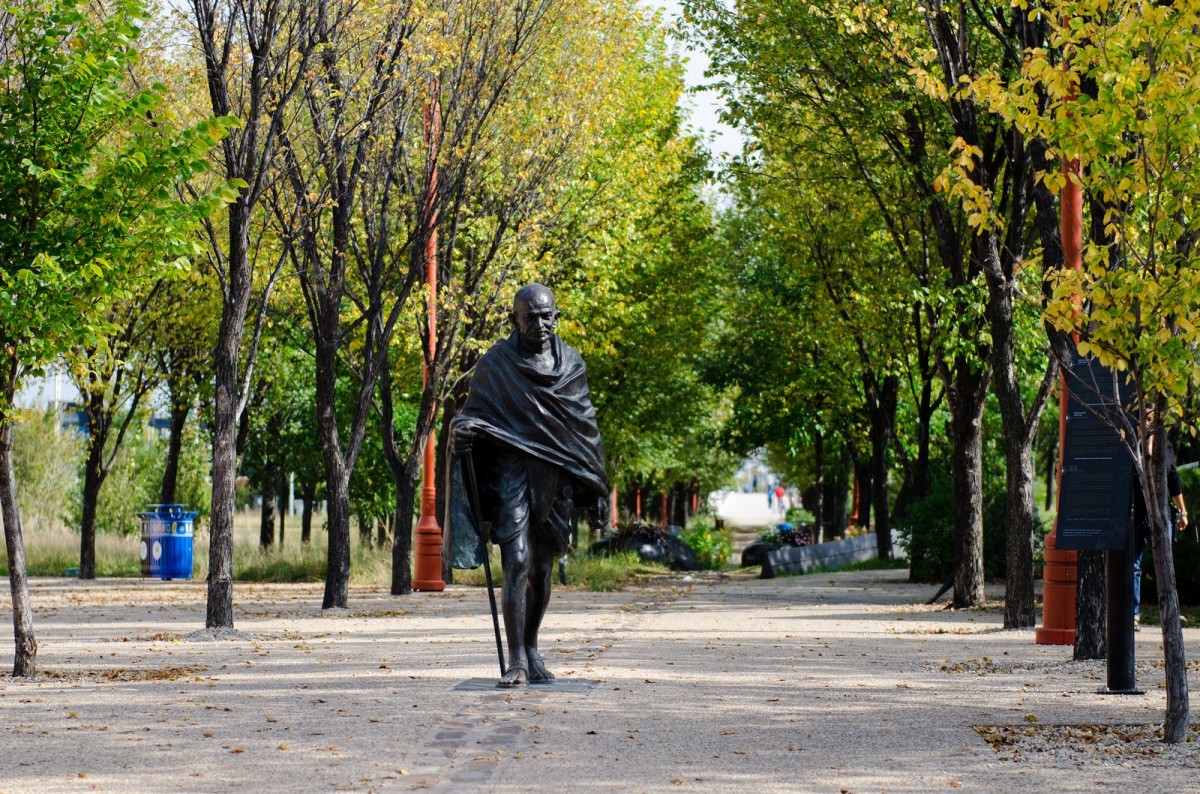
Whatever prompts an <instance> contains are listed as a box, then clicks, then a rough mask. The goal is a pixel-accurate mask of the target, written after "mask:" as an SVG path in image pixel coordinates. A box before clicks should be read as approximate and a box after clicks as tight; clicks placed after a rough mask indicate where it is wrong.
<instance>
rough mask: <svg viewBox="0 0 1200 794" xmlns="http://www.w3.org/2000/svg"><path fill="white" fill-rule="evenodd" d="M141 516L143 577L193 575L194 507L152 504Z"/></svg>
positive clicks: (188, 576)
mask: <svg viewBox="0 0 1200 794" xmlns="http://www.w3.org/2000/svg"><path fill="white" fill-rule="evenodd" d="M150 507H151V509H150V510H148V511H146V512H144V513H138V517H139V518H141V519H142V576H151V577H154V578H157V579H164V580H166V579H191V578H192V543H193V541H194V539H195V536H194V530H193V523H192V522H193V521H194V520H195V518H196V511H195V510H188V509H187V505H181V504H166V505H151V506H150Z"/></svg>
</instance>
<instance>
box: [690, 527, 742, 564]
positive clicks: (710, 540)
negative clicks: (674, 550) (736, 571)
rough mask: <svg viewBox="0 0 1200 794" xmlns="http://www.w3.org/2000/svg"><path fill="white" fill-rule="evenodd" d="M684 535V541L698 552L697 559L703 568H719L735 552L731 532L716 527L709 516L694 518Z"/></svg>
mask: <svg viewBox="0 0 1200 794" xmlns="http://www.w3.org/2000/svg"><path fill="white" fill-rule="evenodd" d="M682 537H683V542H684V543H686V544H688V545H689V546H691V548H692V551H694V552H696V561H697V562H698V563H700V569H701V570H705V571H714V570H719V569H721V568H723V567H725V563H726V562H727V561H728V560H729V557H730V555H732V554H733V540H732V539H731V538H730V536H729V532H728V531H727V530H719V529H716V528H715V527H714V526H713V523H712V520H711V519H710V518H708V517H707V516H705V517H702V518H696V519H695V520H693V521H692V523H691V525H690V526H689V527H688V528H687V529H686V530H684V532H683V536H682Z"/></svg>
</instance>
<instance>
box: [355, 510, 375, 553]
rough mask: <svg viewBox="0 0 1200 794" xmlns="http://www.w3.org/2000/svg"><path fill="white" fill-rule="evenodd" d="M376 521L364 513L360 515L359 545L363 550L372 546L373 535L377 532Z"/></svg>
mask: <svg viewBox="0 0 1200 794" xmlns="http://www.w3.org/2000/svg"><path fill="white" fill-rule="evenodd" d="M374 523H375V521H374V519H372V518H369V517H368V516H366V515H365V514H363V513H359V514H358V545H359V546H362V547H363V548H369V547H370V546H371V535H372V533H373V532H374V530H375V527H374V526H373V524H374Z"/></svg>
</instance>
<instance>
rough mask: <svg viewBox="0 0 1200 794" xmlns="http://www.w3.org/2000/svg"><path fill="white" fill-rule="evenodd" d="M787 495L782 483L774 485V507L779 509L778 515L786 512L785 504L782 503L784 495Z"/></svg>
mask: <svg viewBox="0 0 1200 794" xmlns="http://www.w3.org/2000/svg"><path fill="white" fill-rule="evenodd" d="M786 495H787V489H786V488H784V487H783V486H782V485H776V486H775V508H776V509H777V510H778V511H779V515H781V516H782V515H785V514H786V513H787V504H785V503H784V500H783V498H784V496H786Z"/></svg>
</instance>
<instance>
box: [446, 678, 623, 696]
mask: <svg viewBox="0 0 1200 794" xmlns="http://www.w3.org/2000/svg"><path fill="white" fill-rule="evenodd" d="M599 687H600V683H599V682H598V681H586V680H581V679H578V678H552V679H550V680H549V681H530V682H529V686H528V687H527V689H528V690H529V691H532V692H561V693H564V694H576V695H580V694H582V695H587V694H590V693H592V692H595V691H596V690H597V689H599ZM508 690H509V687H502V686H500V684H499V683H497V682H496V679H494V678H468V679H467V680H466V681H459V682H458V683H457V684H455V685H454V686H452V687H450V691H452V692H497V691H500V692H504V691H508Z"/></svg>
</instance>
